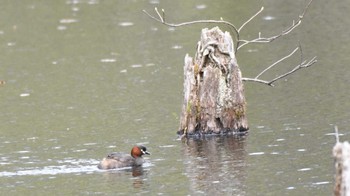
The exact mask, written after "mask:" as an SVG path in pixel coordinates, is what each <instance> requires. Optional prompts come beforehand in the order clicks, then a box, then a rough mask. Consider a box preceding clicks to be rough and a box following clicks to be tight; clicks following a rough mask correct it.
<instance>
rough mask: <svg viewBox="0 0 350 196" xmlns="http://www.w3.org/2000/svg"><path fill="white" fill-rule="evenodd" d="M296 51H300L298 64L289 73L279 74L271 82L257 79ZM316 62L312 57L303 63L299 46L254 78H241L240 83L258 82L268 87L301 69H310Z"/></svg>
mask: <svg viewBox="0 0 350 196" xmlns="http://www.w3.org/2000/svg"><path fill="white" fill-rule="evenodd" d="M297 50H299V51H300V57H301V58H300V64H299V65H297V66H295V67H294V68H293V69H292V70H291V71H289V72H286V73H284V74H281V75H279V76H277V77H275V78H274V79H272V80H269V81H267V80H262V79H259V77H260V76H261V75H262V74H263V73H265V72H266V71H268V70H270V69H271V68H272V67H274V66H275V65H277V64H278V63H280V62H282V61H284V60H286V59H287V58H289V57H291V56H292V55H293V54H294V53H295V52H296V51H297ZM316 62H317V60H316V57H313V58H312V59H310V60H309V61H304V60H303V54H302V49H301V46H300V45H299V46H298V47H297V48H295V49H294V50H293V51H292V52H291V53H290V54H288V55H287V56H285V57H282V58H281V59H279V60H278V61H276V62H274V63H273V64H272V65H270V66H269V67H267V68H266V69H264V70H263V71H262V72H260V73H259V74H258V75H257V76H256V77H254V78H242V81H251V82H258V83H262V84H267V85H269V86H273V83H274V82H276V81H277V80H280V79H282V78H284V77H287V76H288V75H290V74H292V73H294V72H296V71H298V70H300V69H302V68H306V67H310V66H311V65H313V64H314V63H316Z"/></svg>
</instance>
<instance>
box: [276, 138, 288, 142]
mask: <svg viewBox="0 0 350 196" xmlns="http://www.w3.org/2000/svg"><path fill="white" fill-rule="evenodd" d="M284 140H286V139H283V138H280V139H277V140H276V141H277V142H281V141H284Z"/></svg>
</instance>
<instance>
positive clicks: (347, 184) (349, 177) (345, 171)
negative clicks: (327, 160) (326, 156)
mask: <svg viewBox="0 0 350 196" xmlns="http://www.w3.org/2000/svg"><path fill="white" fill-rule="evenodd" d="M335 130H336V137H337V143H336V145H335V146H334V147H333V156H334V158H335V186H334V195H335V196H350V144H349V142H339V137H338V129H337V127H335Z"/></svg>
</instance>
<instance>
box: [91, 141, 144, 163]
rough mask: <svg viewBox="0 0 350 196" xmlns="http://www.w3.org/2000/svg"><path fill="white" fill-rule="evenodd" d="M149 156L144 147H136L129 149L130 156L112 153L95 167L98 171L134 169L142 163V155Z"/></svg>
mask: <svg viewBox="0 0 350 196" xmlns="http://www.w3.org/2000/svg"><path fill="white" fill-rule="evenodd" d="M145 154H147V155H150V153H149V152H147V149H146V147H144V146H141V145H138V146H134V147H133V148H132V149H131V155H129V154H124V153H120V152H112V153H110V154H108V155H107V157H106V158H103V159H102V161H101V163H100V164H99V165H98V166H97V167H98V168H99V169H115V168H121V167H136V166H141V165H142V164H143V163H144V160H143V158H142V155H145Z"/></svg>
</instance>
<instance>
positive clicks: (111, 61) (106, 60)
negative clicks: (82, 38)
mask: <svg viewBox="0 0 350 196" xmlns="http://www.w3.org/2000/svg"><path fill="white" fill-rule="evenodd" d="M100 61H101V62H102V63H114V62H116V61H117V60H116V59H107V58H106V59H101V60H100Z"/></svg>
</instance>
